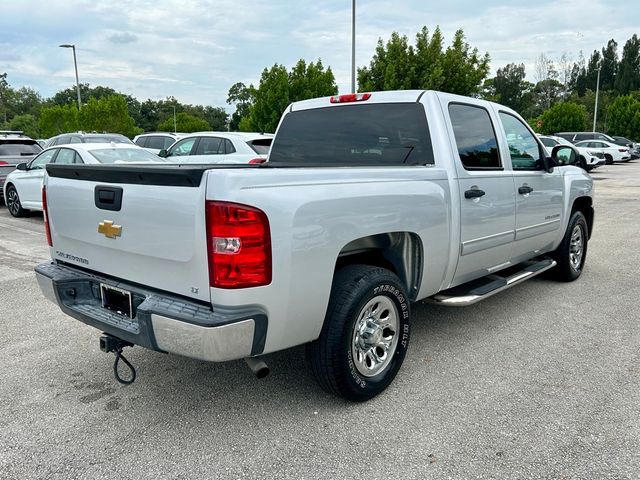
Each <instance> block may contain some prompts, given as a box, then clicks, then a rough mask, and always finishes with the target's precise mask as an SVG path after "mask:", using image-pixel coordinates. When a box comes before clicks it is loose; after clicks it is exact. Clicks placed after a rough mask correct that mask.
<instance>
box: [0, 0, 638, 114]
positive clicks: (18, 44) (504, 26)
mask: <svg viewBox="0 0 640 480" xmlns="http://www.w3.org/2000/svg"><path fill="white" fill-rule="evenodd" d="M351 3H352V2H351V0H340V1H337V0H331V1H322V0H317V1H303V0H301V1H278V0H251V1H249V0H215V1H208V0H156V1H149V0H118V1H115V0H49V1H42V0H0V12H1V15H0V72H7V74H8V77H7V80H8V81H9V84H10V85H11V86H12V87H14V88H18V87H21V86H23V85H24V86H29V87H32V88H34V89H36V90H37V91H39V92H40V93H41V95H43V96H44V97H49V96H52V95H53V94H54V93H56V92H57V91H59V90H61V89H64V88H68V87H70V86H73V85H74V84H75V77H74V71H73V56H72V52H71V50H70V49H64V48H59V47H58V45H59V44H75V45H76V48H77V56H78V70H79V76H80V82H82V83H84V82H88V83H90V84H91V85H92V86H96V85H104V86H109V87H112V88H114V89H116V90H118V91H121V92H123V93H127V94H130V95H133V96H135V97H136V98H138V99H139V100H145V99H147V98H151V99H153V100H159V99H163V98H166V97H168V96H174V97H176V98H177V99H178V100H179V101H181V102H184V103H192V104H202V105H213V106H219V107H225V108H227V110H229V109H231V107H229V106H228V105H226V98H227V92H228V90H229V87H230V86H231V85H233V84H234V83H236V82H244V83H245V84H247V85H248V84H250V83H253V84H254V85H257V83H258V82H259V79H260V74H261V72H262V70H263V69H264V68H265V67H271V66H272V65H273V64H274V63H279V64H283V65H285V66H287V67H291V66H293V65H294V64H295V63H296V62H297V61H298V60H299V59H300V58H303V59H305V60H306V61H308V62H310V61H316V60H317V59H322V62H323V64H324V65H325V67H326V66H330V67H331V69H332V70H333V73H334V75H335V77H336V82H337V84H338V88H339V91H340V93H345V92H348V91H350V84H351ZM639 19H640V2H639V1H638V0H617V1H616V2H609V1H606V0H590V1H587V2H585V1H584V0H555V1H544V0H541V1H531V0H527V1H524V0H523V1H520V0H514V1H497V0H486V1H478V0H476V1H473V0H458V1H457V0H450V1H448V2H447V1H438V2H434V1H427V0H404V1H403V0H392V1H388V0H357V6H356V23H357V25H356V65H357V66H365V65H368V64H369V62H370V60H371V58H372V56H373V53H374V51H375V46H376V43H377V41H378V38H382V39H383V40H385V41H386V40H387V39H388V38H389V36H390V35H391V33H392V32H394V31H396V32H399V33H400V34H403V35H407V36H408V37H409V38H410V40H411V41H413V38H414V37H415V34H416V33H417V32H418V31H419V30H420V29H421V28H422V26H426V27H427V28H428V29H429V31H433V30H434V29H435V28H436V26H440V28H441V30H442V32H443V34H444V36H445V46H446V45H448V44H449V43H450V41H451V38H452V36H453V33H454V32H455V31H456V30H457V29H459V28H462V29H463V30H464V33H465V36H466V39H467V42H468V43H469V44H470V45H471V46H472V47H477V48H478V50H479V51H480V53H484V52H489V54H490V56H491V72H492V73H491V74H492V75H493V74H495V71H496V70H497V69H498V68H500V67H502V66H504V65H506V64H507V63H511V62H515V63H524V64H525V66H526V68H527V79H528V80H530V81H533V80H534V78H533V77H534V63H535V58H536V57H537V56H538V55H540V53H544V54H545V55H546V56H548V57H550V58H552V59H555V58H558V57H560V55H562V53H563V52H566V53H567V54H568V55H569V56H570V57H571V58H572V59H574V60H576V59H577V58H578V55H579V52H580V51H583V52H584V55H585V57H587V58H588V57H589V55H590V54H591V52H592V51H593V50H594V49H601V48H602V47H603V46H604V45H605V44H606V43H607V41H608V40H609V39H611V38H613V39H615V40H616V41H617V42H618V44H619V45H618V53H619V55H621V54H622V47H623V46H624V43H625V42H626V41H627V39H629V38H630V37H631V36H632V35H633V34H634V33H640V32H639V30H640V28H639V27H638V21H639Z"/></svg>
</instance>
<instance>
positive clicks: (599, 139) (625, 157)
mask: <svg viewBox="0 0 640 480" xmlns="http://www.w3.org/2000/svg"><path fill="white" fill-rule="evenodd" d="M555 137H560V138H564V139H565V140H568V141H569V142H571V143H573V144H574V145H576V146H578V147H579V148H589V149H590V150H591V151H598V152H601V153H602V154H603V155H604V158H605V161H606V163H607V164H609V165H610V164H612V163H613V162H628V161H629V160H633V159H636V158H640V145H638V144H637V143H635V142H633V141H631V140H629V139H628V138H625V137H611V136H609V135H607V134H605V133H601V132H559V133H556V134H555Z"/></svg>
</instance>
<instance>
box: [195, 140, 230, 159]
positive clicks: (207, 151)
mask: <svg viewBox="0 0 640 480" xmlns="http://www.w3.org/2000/svg"><path fill="white" fill-rule="evenodd" d="M195 154H196V155H224V142H223V141H222V139H221V138H218V137H200V142H199V143H198V148H197V149H196V153H195Z"/></svg>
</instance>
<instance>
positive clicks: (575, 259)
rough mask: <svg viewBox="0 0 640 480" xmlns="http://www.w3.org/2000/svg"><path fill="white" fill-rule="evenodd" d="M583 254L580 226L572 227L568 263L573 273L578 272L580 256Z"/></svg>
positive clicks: (580, 262) (580, 261)
mask: <svg viewBox="0 0 640 480" xmlns="http://www.w3.org/2000/svg"><path fill="white" fill-rule="evenodd" d="M583 254H584V240H583V232H582V228H580V225H576V226H575V227H573V231H572V232H571V244H570V246H569V263H570V264H571V268H573V269H574V270H575V271H579V270H580V265H581V264H582V255H583Z"/></svg>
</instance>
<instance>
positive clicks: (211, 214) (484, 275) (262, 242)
mask: <svg viewBox="0 0 640 480" xmlns="http://www.w3.org/2000/svg"><path fill="white" fill-rule="evenodd" d="M576 161H577V159H576V154H575V150H574V149H572V148H571V147H566V146H558V147H556V148H554V150H553V152H552V155H551V156H550V157H549V156H547V155H546V153H545V149H544V146H543V145H542V144H541V143H540V141H539V140H538V138H537V137H536V135H535V134H534V133H533V132H532V131H531V129H530V128H529V126H528V125H527V124H526V122H524V121H523V120H522V118H521V117H520V116H519V115H518V114H517V113H516V112H514V111H512V110H510V109H509V108H506V107H503V106H501V105H498V104H495V103H490V102H486V101H482V100H477V99H473V98H467V97H461V96H456V95H451V94H445V93H439V92H434V91H398V92H379V93H371V94H369V93H366V94H349V95H340V96H335V97H327V98H318V99H313V100H307V101H302V102H298V103H294V104H292V105H291V106H290V107H288V108H287V110H286V112H285V113H284V115H283V116H282V119H281V122H280V125H279V127H278V130H277V132H276V136H275V139H274V142H273V145H272V148H271V152H270V154H269V159H268V162H266V163H263V164H260V165H213V166H211V165H160V166H157V167H147V166H145V167H143V166H94V165H48V166H47V172H48V176H47V178H46V179H45V185H44V191H43V197H44V204H45V219H46V230H47V236H48V239H49V244H50V246H51V256H52V259H53V261H52V262H50V263H45V264H42V265H39V266H38V267H37V268H36V273H37V279H38V282H39V284H40V286H41V289H42V291H43V292H44V294H45V295H46V296H47V297H48V298H50V299H51V300H52V301H54V302H55V303H57V304H58V305H59V306H60V308H61V309H62V310H63V311H64V312H65V313H67V314H68V315H70V316H71V317H74V318H76V319H77V320H79V321H81V322H84V323H86V324H89V325H92V326H94V327H96V328H97V329H99V330H101V331H103V332H105V336H104V337H103V338H102V340H103V345H102V346H103V347H105V346H106V349H107V350H114V351H116V354H118V353H120V352H121V349H122V346H125V345H141V346H144V347H147V348H150V349H153V350H156V351H160V352H169V353H174V354H178V355H185V356H188V357H193V358H198V359H202V360H206V361H214V362H219V361H226V360H233V359H241V358H245V359H248V363H249V364H250V366H252V367H253V368H254V371H257V373H259V374H264V373H265V371H266V368H265V365H264V363H262V362H261V361H260V358H259V357H260V356H261V355H263V354H267V353H270V352H274V351H278V350H282V349H286V348H289V347H293V346H295V345H301V344H306V345H307V356H308V359H309V363H310V365H311V368H312V370H313V373H314V374H315V376H316V377H317V379H318V382H319V383H320V385H321V386H322V387H323V388H324V389H326V390H327V391H329V392H333V393H336V394H338V395H341V396H343V397H345V398H347V399H350V400H353V401H363V400H367V399H369V398H371V397H373V396H375V395H377V394H378V393H380V392H381V391H383V390H384V389H385V388H386V387H387V386H388V385H389V384H390V383H391V381H392V380H393V378H394V377H395V375H396V373H397V372H398V370H399V368H400V366H401V364H402V362H403V359H404V357H405V353H406V351H407V347H408V345H409V338H410V334H411V329H410V319H411V315H410V309H411V303H412V302H416V301H419V300H426V301H429V302H435V303H437V304H440V305H449V306H464V305H470V304H473V303H474V302H477V301H479V300H482V299H485V298H487V297H489V296H491V295H493V294H495V293H497V292H500V291H502V290H504V289H506V288H508V287H510V286H513V285H515V284H517V283H519V282H522V281H523V280H526V279H529V278H532V277H534V276H536V275H538V274H540V273H542V272H545V271H547V270H549V271H550V272H549V274H552V275H554V276H555V277H556V278H557V279H559V280H561V281H571V280H575V279H576V278H578V277H579V276H580V273H581V272H582V269H583V267H584V262H585V258H586V253H587V241H588V238H589V236H590V234H591V232H592V227H593V218H594V211H593V207H592V197H593V182H592V179H591V177H590V176H589V175H588V174H586V173H585V172H584V171H583V170H582V169H580V168H577V167H575V166H573V165H572V164H573V163H575V162H576ZM534 301H535V300H534ZM109 345H110V346H109Z"/></svg>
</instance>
